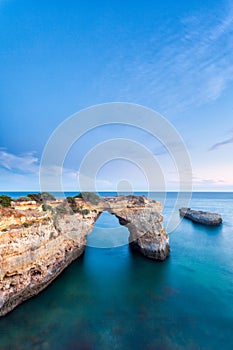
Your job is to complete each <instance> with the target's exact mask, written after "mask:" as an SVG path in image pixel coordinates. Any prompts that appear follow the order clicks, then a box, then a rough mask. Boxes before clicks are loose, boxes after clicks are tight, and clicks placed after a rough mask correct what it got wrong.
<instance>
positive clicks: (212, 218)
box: [180, 208, 222, 226]
mask: <svg viewBox="0 0 233 350" xmlns="http://www.w3.org/2000/svg"><path fill="white" fill-rule="evenodd" d="M180 215H181V216H183V217H184V218H187V219H190V220H192V221H194V222H197V223H199V224H203V225H209V226H218V225H221V223H222V217H221V215H220V214H216V213H210V212H207V211H201V210H192V209H190V208H181V209H180Z"/></svg>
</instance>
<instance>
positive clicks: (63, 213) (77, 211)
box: [0, 193, 170, 316]
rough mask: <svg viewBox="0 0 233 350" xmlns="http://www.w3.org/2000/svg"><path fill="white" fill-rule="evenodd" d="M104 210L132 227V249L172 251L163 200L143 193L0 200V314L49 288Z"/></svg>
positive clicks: (162, 255)
mask: <svg viewBox="0 0 233 350" xmlns="http://www.w3.org/2000/svg"><path fill="white" fill-rule="evenodd" d="M5 197H7V196H5ZM4 201H5V199H4ZM4 203H5V202H4ZM103 211H108V212H109V213H110V214H113V215H115V216H116V217H117V218H118V220H119V223H120V224H121V225H124V226H126V227H127V228H128V230H129V244H130V246H131V247H132V248H133V249H137V250H138V251H139V252H140V253H141V254H143V255H144V256H145V257H147V258H150V259H154V260H164V259H166V257H167V256H169V254H170V245H169V238H168V235H167V233H166V232H165V230H164V227H163V216H162V205H161V203H159V202H157V201H155V200H153V199H148V198H146V197H145V196H133V195H130V196H117V197H99V196H97V195H96V194H93V193H92V194H90V193H89V194H88V193H87V194H86V197H85V196H84V195H83V194H79V195H77V196H75V197H67V198H65V199H56V198H52V197H51V196H49V195H48V194H47V195H44V197H43V196H42V195H41V194H37V195H31V196H29V197H28V198H27V197H23V198H19V199H18V200H17V199H16V200H12V201H11V202H10V204H9V205H3V206H2V205H0V316H3V315H6V314H7V313H8V312H10V311H11V310H13V309H14V308H15V307H16V306H17V305H19V304H20V303H22V302H23V301H25V300H27V299H29V298H30V297H32V296H34V295H36V294H38V293H39V292H40V291H42V290H43V289H45V288H46V287H47V286H48V285H49V284H50V283H51V282H52V281H53V280H54V279H55V278H56V277H57V276H58V275H59V274H60V273H61V272H62V271H63V270H64V269H65V268H66V267H67V266H68V265H69V264H70V263H71V262H72V261H73V260H75V259H76V258H78V257H79V256H80V255H81V254H82V253H83V252H84V250H85V246H86V242H87V235H88V234H89V233H90V232H91V231H92V229H93V227H94V223H95V221H96V220H97V219H98V217H99V216H100V215H101V213H102V212H103Z"/></svg>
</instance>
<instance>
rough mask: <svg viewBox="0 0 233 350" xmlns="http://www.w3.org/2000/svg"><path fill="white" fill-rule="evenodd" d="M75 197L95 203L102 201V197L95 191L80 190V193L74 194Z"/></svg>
mask: <svg viewBox="0 0 233 350" xmlns="http://www.w3.org/2000/svg"><path fill="white" fill-rule="evenodd" d="M74 198H82V199H84V200H85V201H86V202H89V203H91V204H94V205H97V204H98V203H99V201H100V197H99V196H98V194H96V193H94V192H80V193H79V194H77V195H76V196H74Z"/></svg>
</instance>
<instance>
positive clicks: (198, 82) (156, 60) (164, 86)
mask: <svg viewBox="0 0 233 350" xmlns="http://www.w3.org/2000/svg"><path fill="white" fill-rule="evenodd" d="M223 4H224V3H223ZM232 33H233V7H232V5H230V7H229V6H228V7H227V6H226V7H225V9H224V5H223V6H220V7H218V9H214V8H213V10H210V9H208V16H206V13H205V11H202V12H201V13H194V14H193V15H192V16H190V17H187V18H181V19H180V23H176V24H174V23H169V22H167V23H165V24H164V27H163V28H161V30H160V31H159V30H158V28H156V29H155V31H154V33H153V32H151V34H150V35H148V37H146V38H144V41H143V42H141V43H140V42H138V41H137V42H135V43H132V44H131V46H130V45H129V48H130V52H129V49H128V48H127V49H125V53H124V54H123V53H122V51H121V52H120V53H119V55H117V54H116V58H115V60H114V62H111V63H110V64H109V67H107V68H106V75H104V74H103V76H104V79H105V83H108V82H109V77H110V79H114V80H115V81H118V82H119V83H120V84H121V86H122V90H121V91H120V93H119V96H116V95H114V96H113V99H114V100H116V98H118V99H119V100H121V99H122V100H126V99H128V100H131V101H135V99H136V100H137V101H138V102H139V103H140V101H142V102H143V103H144V104H145V103H147V104H148V105H153V106H155V107H156V108H157V109H159V110H160V111H162V112H165V113H166V112H168V111H171V110H172V109H176V110H183V109H185V108H187V107H190V106H192V105H195V106H196V105H202V104H205V103H206V102H209V101H213V100H216V99H217V98H218V97H219V96H220V95H221V94H222V92H223V91H224V89H225V88H226V86H227V84H228V82H229V81H230V80H233V51H232ZM126 57H127V59H126ZM100 83H101V84H102V83H103V82H101V81H100ZM109 83H110V82H109ZM109 90H110V91H111V89H109ZM114 93H115V92H114ZM142 96H143V97H142Z"/></svg>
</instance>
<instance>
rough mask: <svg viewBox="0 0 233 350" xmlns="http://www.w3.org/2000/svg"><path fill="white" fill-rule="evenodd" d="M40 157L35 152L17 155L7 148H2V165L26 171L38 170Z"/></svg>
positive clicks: (0, 156) (2, 166) (0, 150)
mask: <svg viewBox="0 0 233 350" xmlns="http://www.w3.org/2000/svg"><path fill="white" fill-rule="evenodd" d="M38 165H39V159H38V157H36V156H35V154H34V152H28V153H25V154H21V155H15V154H13V153H10V152H8V151H7V150H5V149H0V167H1V168H5V169H7V170H12V171H20V172H25V173H36V172H38Z"/></svg>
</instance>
